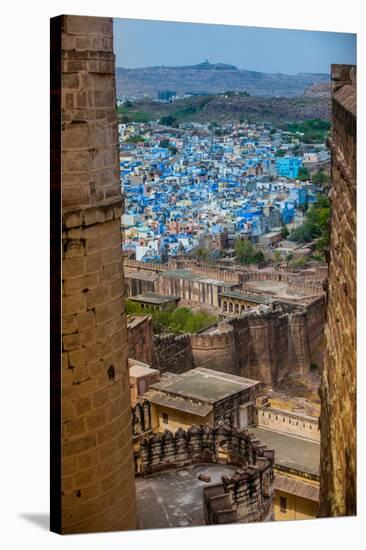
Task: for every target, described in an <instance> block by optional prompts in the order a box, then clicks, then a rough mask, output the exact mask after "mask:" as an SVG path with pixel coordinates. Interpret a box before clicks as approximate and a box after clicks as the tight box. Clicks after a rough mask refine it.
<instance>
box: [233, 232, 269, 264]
mask: <svg viewBox="0 0 366 550" xmlns="http://www.w3.org/2000/svg"><path fill="white" fill-rule="evenodd" d="M234 248H235V255H236V259H237V261H238V262H239V263H241V264H246V265H249V264H259V263H261V262H263V261H264V255H263V252H261V251H260V250H258V249H256V248H254V246H253V245H252V244H251V243H250V242H249V241H248V240H246V239H240V238H239V239H236V241H235V243H234Z"/></svg>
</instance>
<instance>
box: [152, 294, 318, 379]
mask: <svg viewBox="0 0 366 550" xmlns="http://www.w3.org/2000/svg"><path fill="white" fill-rule="evenodd" d="M323 327H324V296H319V297H317V298H315V299H314V300H313V301H312V302H311V304H309V305H306V306H299V305H296V304H289V305H287V306H285V305H284V304H274V307H273V309H269V310H268V311H261V312H258V311H256V312H253V311H248V312H245V313H244V314H242V315H241V316H240V317H233V318H229V319H226V320H224V321H221V322H219V323H218V325H217V328H216V330H212V331H208V332H205V331H202V332H201V333H199V334H185V335H178V336H176V335H174V334H169V335H167V336H154V339H153V350H154V351H153V367H154V368H156V369H159V370H160V371H161V372H162V373H163V372H167V371H168V372H173V373H176V374H182V373H183V372H187V371H188V370H191V369H192V368H196V367H205V368H209V369H213V370H218V371H221V372H226V373H228V374H235V375H237V376H244V377H246V378H252V379H255V380H259V381H261V382H263V383H264V384H266V385H268V386H273V387H275V386H276V385H277V384H278V383H279V382H281V381H282V380H283V379H284V377H285V376H287V375H290V376H292V375H294V376H300V377H302V378H304V379H306V377H307V376H308V373H309V370H310V354H311V352H312V350H313V349H314V347H315V346H316V345H318V343H319V340H320V339H321V338H322V335H323Z"/></svg>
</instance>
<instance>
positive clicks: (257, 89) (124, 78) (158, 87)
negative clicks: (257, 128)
mask: <svg viewBox="0 0 366 550" xmlns="http://www.w3.org/2000/svg"><path fill="white" fill-rule="evenodd" d="M116 79H117V95H118V97H123V96H124V97H126V96H127V97H143V96H145V97H149V98H152V99H156V98H157V94H158V92H159V91H163V90H171V91H174V92H176V93H177V94H178V95H184V94H187V93H193V94H201V95H203V94H218V93H223V92H225V91H227V90H235V91H246V92H248V93H249V94H250V95H256V96H264V97H280V96H282V97H295V96H300V95H302V94H303V93H304V92H305V90H306V89H308V88H309V87H310V86H313V85H314V84H315V85H317V84H322V83H325V82H328V81H329V75H327V74H320V73H319V74H318V73H299V74H297V75H287V74H281V73H274V74H267V73H261V72H256V71H247V70H244V69H238V68H237V67H235V66H234V65H227V64H224V63H215V64H211V63H208V62H204V63H199V64H198V65H190V66H182V67H164V66H157V67H146V68H140V69H125V68H122V67H118V68H117V72H116Z"/></svg>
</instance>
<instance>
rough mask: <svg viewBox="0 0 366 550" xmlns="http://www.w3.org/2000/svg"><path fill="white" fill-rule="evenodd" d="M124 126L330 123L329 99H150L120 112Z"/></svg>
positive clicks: (238, 97) (135, 102) (210, 97)
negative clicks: (170, 120)
mask: <svg viewBox="0 0 366 550" xmlns="http://www.w3.org/2000/svg"><path fill="white" fill-rule="evenodd" d="M119 112H120V115H121V119H123V120H124V121H125V122H127V121H131V122H133V121H135V122H145V121H146V122H147V121H148V120H156V119H159V118H161V117H163V116H169V115H170V116H171V117H174V119H176V121H178V122H217V123H218V124H222V123H225V122H235V121H240V119H243V120H248V121H251V122H261V121H268V122H272V123H285V122H296V121H304V120H309V119H315V118H320V119H326V120H329V119H330V115H331V108H330V97H329V96H328V97H293V98H286V97H279V98H265V97H252V96H250V97H246V96H243V95H233V96H229V97H228V96H220V95H213V96H194V97H190V98H186V99H182V100H176V101H173V102H171V103H161V102H158V101H153V100H150V99H147V100H140V101H133V102H128V103H127V104H125V105H124V106H123V107H120V108H119Z"/></svg>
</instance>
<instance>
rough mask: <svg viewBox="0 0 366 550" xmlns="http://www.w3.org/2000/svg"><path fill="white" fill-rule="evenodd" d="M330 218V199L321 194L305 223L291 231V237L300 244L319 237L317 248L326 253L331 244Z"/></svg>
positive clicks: (307, 215)
mask: <svg viewBox="0 0 366 550" xmlns="http://www.w3.org/2000/svg"><path fill="white" fill-rule="evenodd" d="M329 218H330V204H329V199H328V198H327V197H326V196H324V195H320V194H319V195H318V196H317V200H316V202H315V203H314V204H313V205H312V207H311V208H310V209H309V210H308V211H307V213H306V218H305V221H304V223H303V224H302V225H300V226H299V227H297V228H296V229H293V230H292V231H291V234H290V239H291V240H292V241H295V242H297V243H300V244H303V243H307V242H310V241H313V240H314V239H317V243H316V247H317V250H318V251H319V252H320V253H324V251H325V248H326V247H327V246H328V244H329Z"/></svg>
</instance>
